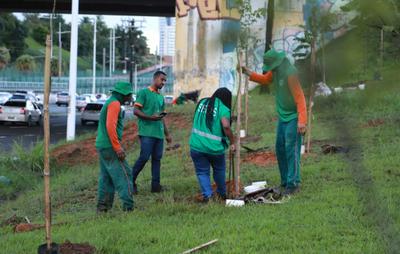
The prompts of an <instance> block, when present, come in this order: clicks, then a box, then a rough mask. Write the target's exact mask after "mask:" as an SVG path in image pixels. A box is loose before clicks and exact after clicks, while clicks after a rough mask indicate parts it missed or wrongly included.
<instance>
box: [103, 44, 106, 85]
mask: <svg viewBox="0 0 400 254" xmlns="http://www.w3.org/2000/svg"><path fill="white" fill-rule="evenodd" d="M105 76H106V48H103V78H104V77H105Z"/></svg>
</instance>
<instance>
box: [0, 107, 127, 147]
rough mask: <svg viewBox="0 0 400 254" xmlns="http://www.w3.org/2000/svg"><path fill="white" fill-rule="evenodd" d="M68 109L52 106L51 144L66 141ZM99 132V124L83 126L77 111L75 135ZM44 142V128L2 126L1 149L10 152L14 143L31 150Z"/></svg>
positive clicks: (0, 133) (18, 125) (0, 131)
mask: <svg viewBox="0 0 400 254" xmlns="http://www.w3.org/2000/svg"><path fill="white" fill-rule="evenodd" d="M67 110H68V108H67V107H57V106H56V105H53V104H51V105H50V143H51V144H55V143H57V142H59V141H61V140H65V139H66V135H67ZM126 116H127V118H129V117H133V115H132V112H129V113H128V114H126ZM95 131H97V124H93V123H87V124H86V125H85V126H82V125H81V113H80V112H78V111H77V114H76V127H75V135H76V136H78V135H82V134H85V133H93V132H95ZM42 140H43V126H42V125H41V126H32V127H28V126H26V125H23V124H15V123H9V122H7V123H4V124H3V125H0V144H1V146H0V149H1V150H3V151H4V152H8V151H10V150H11V149H12V146H13V144H14V142H18V143H20V144H22V145H23V146H24V147H25V148H26V149H30V148H31V147H32V146H33V145H35V144H36V143H37V142H38V141H42Z"/></svg>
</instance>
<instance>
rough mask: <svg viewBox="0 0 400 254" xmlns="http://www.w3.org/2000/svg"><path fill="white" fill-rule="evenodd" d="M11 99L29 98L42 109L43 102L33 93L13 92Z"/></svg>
mask: <svg viewBox="0 0 400 254" xmlns="http://www.w3.org/2000/svg"><path fill="white" fill-rule="evenodd" d="M10 99H11V100H30V101H31V102H34V103H36V105H37V106H38V107H39V108H40V109H43V102H42V101H41V100H40V98H38V97H37V96H36V95H35V94H33V93H20V92H17V93H14V94H13V95H12V96H11V97H10Z"/></svg>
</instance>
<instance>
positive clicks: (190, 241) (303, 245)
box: [0, 68, 400, 253]
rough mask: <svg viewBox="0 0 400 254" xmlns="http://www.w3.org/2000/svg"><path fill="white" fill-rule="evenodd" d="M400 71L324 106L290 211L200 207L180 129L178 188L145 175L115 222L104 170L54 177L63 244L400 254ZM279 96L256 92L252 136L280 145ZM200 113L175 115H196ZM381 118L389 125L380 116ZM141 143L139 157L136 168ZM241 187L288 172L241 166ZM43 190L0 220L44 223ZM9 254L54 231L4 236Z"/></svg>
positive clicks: (173, 155) (175, 164)
mask: <svg viewBox="0 0 400 254" xmlns="http://www.w3.org/2000/svg"><path fill="white" fill-rule="evenodd" d="M396 70H398V68H396V69H391V70H387V71H385V72H383V76H384V80H383V81H375V82H369V83H367V89H366V90H365V91H359V90H357V91H345V92H344V93H342V94H340V95H337V96H332V97H330V98H320V99H318V100H317V101H316V104H315V115H314V127H313V139H314V140H315V142H313V147H312V152H313V153H312V154H311V155H309V156H306V157H303V159H302V179H303V183H302V191H301V193H300V194H298V195H296V196H294V197H292V198H291V199H290V200H289V202H287V203H286V204H283V205H276V206H271V205H270V206H268V205H249V206H245V207H242V208H227V207H225V206H223V205H221V204H218V203H211V204H208V205H200V204H196V203H194V202H193V201H192V197H193V196H194V195H195V194H196V193H197V192H198V185H197V181H196V178H195V175H194V170H193V165H192V162H191V160H190V157H189V153H188V152H189V151H188V145H187V142H188V137H189V133H190V126H188V127H187V128H178V127H175V128H172V133H173V136H174V139H175V142H178V143H181V144H182V148H181V149H180V150H177V151H174V152H166V153H165V155H164V158H163V160H162V184H163V185H165V186H166V187H167V188H168V190H167V191H166V192H163V193H161V194H152V193H150V191H149V189H150V179H151V177H150V168H149V166H148V165H147V166H146V168H145V169H144V172H143V173H142V175H140V177H139V180H138V184H139V191H140V193H139V195H138V196H135V207H136V209H135V211H134V212H133V213H130V214H125V213H123V212H122V211H121V208H120V206H119V201H118V198H116V199H117V203H116V207H114V209H113V210H112V212H110V213H109V214H107V215H106V216H97V215H96V214H95V198H96V184H97V174H98V166H97V165H92V166H79V165H78V166H76V167H74V168H69V169H68V170H65V169H63V170H61V169H60V170H58V169H57V168H56V169H54V170H55V171H56V172H55V175H54V177H53V178H52V205H53V222H54V223H58V222H68V224H66V225H60V226H54V228H53V239H54V241H55V242H58V243H61V242H64V241H65V240H67V239H68V240H70V241H72V242H89V243H90V244H92V245H94V246H96V248H97V250H98V253H179V252H182V251H184V250H186V249H190V248H192V247H194V246H196V245H199V244H202V243H204V242H207V241H209V240H212V239H215V238H218V239H219V242H218V243H217V244H215V245H213V246H212V247H209V249H208V250H205V251H203V253H267V252H268V253H396V252H397V251H399V249H400V247H399V237H398V236H399V232H400V213H399V212H398V211H399V209H400V199H399V198H398V197H399V195H400V187H399V185H398V183H399V180H400V169H399V168H398V165H399V164H400V156H398V151H397V150H398V147H399V146H400V138H399V136H400V130H399V128H398V126H399V123H400V115H399V113H398V109H399V108H400V95H399V94H400V93H399V90H400V89H399V88H398V86H395V84H397V83H396V82H397V79H398V73H397V72H396ZM273 104H274V99H273V97H272V96H271V95H260V94H258V89H256V90H255V91H254V92H253V93H252V94H251V100H250V109H251V113H250V122H251V125H250V131H249V132H250V134H251V135H260V136H261V137H262V139H261V141H259V142H257V143H253V144H251V145H250V146H252V147H255V148H257V147H263V146H270V147H271V149H272V148H273V146H274V138H275V133H274V131H275V125H276V122H275V121H274V117H275V113H274V106H273ZM193 108H194V106H193V105H186V106H185V107H181V108H174V109H172V111H174V112H176V113H179V114H181V115H183V116H185V117H186V118H187V119H188V121H190V119H191V117H192V116H191V112H192V111H193ZM377 119H378V120H377ZM326 143H329V144H336V145H341V146H344V147H348V148H349V149H350V151H349V153H348V154H335V155H323V154H322V153H321V151H320V150H321V149H320V145H322V144H326ZM138 151H139V148H138V145H137V144H136V145H135V148H134V152H132V153H131V154H129V162H130V163H131V164H132V163H133V162H134V160H135V159H136V158H137V156H138ZM241 178H242V182H243V183H244V184H247V183H250V182H252V181H253V180H261V179H265V180H267V181H268V182H269V183H270V184H271V185H276V184H279V175H278V168H277V165H272V166H268V167H258V166H255V165H253V164H249V163H245V164H243V165H242V174H241ZM42 192H43V187H42V183H41V182H39V183H34V186H33V188H32V190H30V191H28V192H25V193H24V194H22V195H20V196H19V197H18V198H17V199H16V200H14V201H9V202H7V203H4V204H2V205H1V206H0V220H4V219H5V218H7V217H9V216H11V215H12V214H13V213H16V214H17V215H20V216H28V217H29V218H30V219H31V220H32V221H33V222H34V223H43V218H42V217H43V216H42V211H43V198H42ZM0 234H1V235H2V237H1V239H0V246H2V248H1V249H0V253H35V251H36V248H37V246H38V245H39V244H41V243H43V242H44V232H43V231H34V232H30V233H21V234H14V233H12V229H11V228H10V227H3V228H1V229H0Z"/></svg>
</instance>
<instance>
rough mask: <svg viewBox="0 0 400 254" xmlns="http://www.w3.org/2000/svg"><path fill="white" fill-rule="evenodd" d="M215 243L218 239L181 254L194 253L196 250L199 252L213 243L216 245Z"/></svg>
mask: <svg viewBox="0 0 400 254" xmlns="http://www.w3.org/2000/svg"><path fill="white" fill-rule="evenodd" d="M216 242H218V239H214V240H212V241H209V242H208V243H205V244H202V245H199V246H197V247H195V248H193V249H190V250H187V251H185V252H182V254H189V253H193V252H195V251H198V250H200V249H203V248H205V247H208V246H210V245H211V244H214V243H216Z"/></svg>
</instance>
